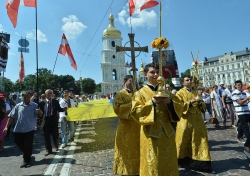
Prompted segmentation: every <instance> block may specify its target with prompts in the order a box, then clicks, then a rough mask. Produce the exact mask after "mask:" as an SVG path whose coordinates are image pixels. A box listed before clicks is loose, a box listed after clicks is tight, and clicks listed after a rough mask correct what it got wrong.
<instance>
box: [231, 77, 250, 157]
mask: <svg viewBox="0 0 250 176" xmlns="http://www.w3.org/2000/svg"><path fill="white" fill-rule="evenodd" d="M235 88H236V89H235V91H233V93H232V100H233V104H234V107H235V111H236V114H237V115H238V118H239V120H240V124H239V127H238V135H237V138H238V139H241V138H242V136H243V133H244V134H245V136H246V138H247V140H246V142H245V144H244V146H245V150H244V153H245V155H246V156H247V157H248V158H249V159H250V132H249V127H248V124H249V123H250V109H249V107H248V103H249V101H250V96H248V97H247V95H246V92H244V90H242V81H241V80H237V81H235Z"/></svg>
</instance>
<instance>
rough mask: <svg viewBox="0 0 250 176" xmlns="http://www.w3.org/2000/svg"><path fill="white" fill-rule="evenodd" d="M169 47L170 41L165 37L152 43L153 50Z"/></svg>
mask: <svg viewBox="0 0 250 176" xmlns="http://www.w3.org/2000/svg"><path fill="white" fill-rule="evenodd" d="M168 46H169V41H168V40H167V39H166V38H165V37H158V38H156V39H154V40H153V41H152V43H151V47H152V48H157V49H162V48H167V47H168Z"/></svg>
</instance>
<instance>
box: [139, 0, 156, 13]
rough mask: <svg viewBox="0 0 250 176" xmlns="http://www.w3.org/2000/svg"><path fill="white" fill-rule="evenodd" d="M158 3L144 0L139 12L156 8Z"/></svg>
mask: <svg viewBox="0 0 250 176" xmlns="http://www.w3.org/2000/svg"><path fill="white" fill-rule="evenodd" d="M158 4H159V3H158V2H157V1H156V0H144V3H143V4H142V6H141V8H140V10H141V11H142V10H144V9H148V8H152V7H154V6H157V5H158Z"/></svg>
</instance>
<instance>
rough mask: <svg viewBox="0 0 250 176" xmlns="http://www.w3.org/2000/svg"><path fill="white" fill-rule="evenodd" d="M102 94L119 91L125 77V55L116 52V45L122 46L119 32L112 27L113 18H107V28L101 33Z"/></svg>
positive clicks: (111, 16)
mask: <svg viewBox="0 0 250 176" xmlns="http://www.w3.org/2000/svg"><path fill="white" fill-rule="evenodd" d="M102 43H103V50H102V62H101V69H102V82H101V87H102V94H103V95H107V94H111V93H112V94H114V92H118V91H120V90H121V89H122V88H123V86H124V83H123V79H124V76H125V75H126V67H125V53H124V52H116V45H117V46H122V37H121V32H120V31H119V30H118V29H116V28H115V26H114V16H113V15H112V14H110V16H109V26H108V28H107V29H105V30H104V31H103V37H102Z"/></svg>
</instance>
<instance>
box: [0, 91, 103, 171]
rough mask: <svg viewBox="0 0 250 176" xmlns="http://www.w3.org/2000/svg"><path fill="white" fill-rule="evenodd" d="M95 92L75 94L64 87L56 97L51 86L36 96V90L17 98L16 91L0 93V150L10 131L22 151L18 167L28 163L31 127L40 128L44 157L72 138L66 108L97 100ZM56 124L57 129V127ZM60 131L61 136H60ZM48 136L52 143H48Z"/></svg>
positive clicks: (66, 143)
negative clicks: (42, 137) (43, 144)
mask: <svg viewBox="0 0 250 176" xmlns="http://www.w3.org/2000/svg"><path fill="white" fill-rule="evenodd" d="M100 98H101V97H99V96H98V94H94V95H82V96H79V95H74V93H73V92H70V91H68V90H64V91H63V93H62V96H61V97H58V98H57V97H56V96H55V95H54V94H53V91H52V90H51V89H47V90H46V91H45V93H44V94H41V95H39V96H37V93H34V92H32V91H26V92H23V93H22V94H21V97H18V96H17V94H12V95H11V96H9V95H8V94H0V106H2V104H1V103H2V102H3V103H4V106H5V107H4V108H1V109H0V152H4V140H8V139H9V137H10V133H12V132H13V136H14V142H15V144H16V145H17V147H18V148H19V149H20V151H22V152H23V163H22V164H21V166H20V167H21V168H23V167H26V166H28V165H29V164H30V160H31V155H32V150H33V138H34V130H35V129H41V134H42V135H43V136H44V143H45V148H46V152H45V154H44V155H45V156H48V155H50V154H52V153H53V152H52V148H53V147H52V146H54V150H55V151H58V150H59V142H60V143H61V148H65V147H67V145H68V143H69V142H73V141H74V132H75V129H74V128H75V125H76V122H73V121H68V120H67V108H71V107H77V106H78V104H79V103H81V102H88V101H90V100H92V99H100ZM58 127H59V128H58ZM59 134H60V137H59ZM51 137H52V141H53V144H51Z"/></svg>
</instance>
